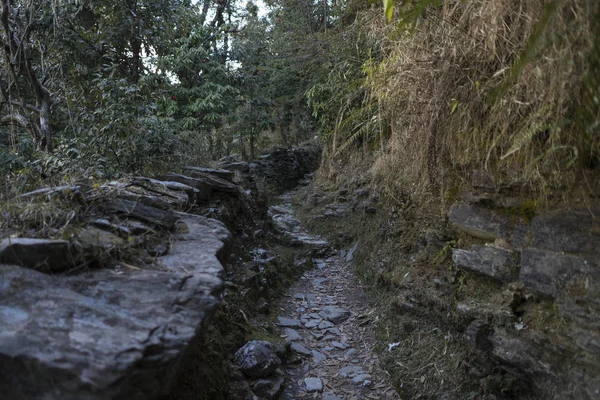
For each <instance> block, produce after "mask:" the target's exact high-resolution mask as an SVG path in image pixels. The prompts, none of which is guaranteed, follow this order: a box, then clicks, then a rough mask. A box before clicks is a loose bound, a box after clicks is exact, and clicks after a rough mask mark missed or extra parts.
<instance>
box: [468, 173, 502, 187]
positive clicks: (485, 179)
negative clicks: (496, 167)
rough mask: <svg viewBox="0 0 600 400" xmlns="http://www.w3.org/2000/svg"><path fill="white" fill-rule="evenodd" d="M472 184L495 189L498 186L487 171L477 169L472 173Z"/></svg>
mask: <svg viewBox="0 0 600 400" xmlns="http://www.w3.org/2000/svg"><path fill="white" fill-rule="evenodd" d="M471 186H473V187H474V188H477V189H489V190H493V189H494V188H495V187H496V184H495V183H494V178H493V177H492V175H491V174H490V173H489V172H487V171H482V170H477V171H473V173H472V174H471Z"/></svg>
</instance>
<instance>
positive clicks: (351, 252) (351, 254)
mask: <svg viewBox="0 0 600 400" xmlns="http://www.w3.org/2000/svg"><path fill="white" fill-rule="evenodd" d="M357 248H358V242H357V243H354V244H353V245H352V247H350V250H348V253H347V254H346V262H350V261H352V260H354V253H355V252H356V249H357Z"/></svg>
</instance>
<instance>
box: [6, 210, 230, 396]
mask: <svg viewBox="0 0 600 400" xmlns="http://www.w3.org/2000/svg"><path fill="white" fill-rule="evenodd" d="M214 222H215V223H216V224H220V223H217V222H216V221H214ZM223 229H224V228H223ZM202 239H203V238H197V240H199V243H202ZM174 240H178V238H176V237H175V238H174ZM223 246H224V244H223V243H222V242H220V241H218V240H216V241H214V242H213V241H207V242H206V243H204V245H203V246H200V245H198V243H197V244H196V246H195V249H196V252H197V255H198V258H199V259H204V261H205V262H206V264H199V265H197V266H196V268H195V269H194V270H193V271H187V272H178V271H169V270H168V271H152V270H135V271H134V270H128V269H125V270H123V271H121V272H120V273H119V274H115V273H114V271H112V270H107V269H102V270H96V271H90V272H86V273H84V274H81V275H74V276H56V275H46V274H42V273H40V272H37V271H34V270H31V269H28V268H22V267H19V266H7V265H0V275H1V276H2V286H1V287H0V326H2V331H1V333H0V358H1V359H2V360H3V362H2V363H0V376H1V377H2V379H0V393H2V397H3V398H7V399H25V398H27V399H51V400H53V399H61V400H101V399H125V398H127V399H142V398H156V397H161V396H166V395H167V394H168V393H169V391H170V389H171V387H172V385H173V383H174V382H175V379H176V377H177V375H178V371H179V367H180V363H181V360H182V356H183V354H184V353H185V351H186V350H187V349H188V345H189V343H190V342H191V340H192V339H193V338H195V337H197V335H201V334H203V332H205V328H206V321H208V317H210V316H211V315H212V314H213V313H214V311H215V309H216V306H217V304H218V294H219V291H220V290H221V288H222V281H221V279H220V278H219V276H220V275H221V274H222V272H223V268H222V267H221V266H220V263H219V261H218V260H217V257H216V253H217V252H218V251H219V250H220V249H221V248H223ZM203 253H210V254H211V257H208V256H206V257H204V258H203V256H202V254H203Z"/></svg>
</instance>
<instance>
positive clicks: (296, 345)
mask: <svg viewBox="0 0 600 400" xmlns="http://www.w3.org/2000/svg"><path fill="white" fill-rule="evenodd" d="M291 348H292V350H294V351H295V352H296V353H298V354H300V355H302V356H307V357H308V356H311V355H312V352H311V351H310V350H309V349H307V348H306V347H304V346H303V345H301V344H300V343H297V342H293V343H292V345H291Z"/></svg>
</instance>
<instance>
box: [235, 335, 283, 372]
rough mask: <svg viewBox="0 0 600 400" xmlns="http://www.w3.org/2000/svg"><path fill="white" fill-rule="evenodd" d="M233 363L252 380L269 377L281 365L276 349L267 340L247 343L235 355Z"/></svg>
mask: <svg viewBox="0 0 600 400" xmlns="http://www.w3.org/2000/svg"><path fill="white" fill-rule="evenodd" d="M233 362H234V363H235V364H236V365H237V366H238V367H239V368H240V370H241V371H242V373H243V374H244V375H246V376H248V377H252V378H264V377H267V376H269V375H271V374H272V373H273V372H274V371H275V370H276V369H277V368H278V367H279V366H280V365H281V359H280V358H279V357H278V356H277V354H276V352H275V347H274V346H273V344H272V343H270V342H268V341H266V340H252V341H250V342H248V343H246V344H245V345H244V346H243V347H242V348H240V349H239V350H238V351H237V352H236V353H235V357H234V359H233Z"/></svg>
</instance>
